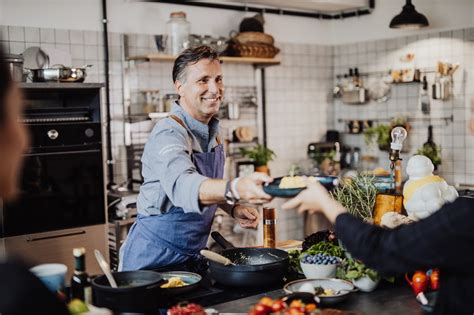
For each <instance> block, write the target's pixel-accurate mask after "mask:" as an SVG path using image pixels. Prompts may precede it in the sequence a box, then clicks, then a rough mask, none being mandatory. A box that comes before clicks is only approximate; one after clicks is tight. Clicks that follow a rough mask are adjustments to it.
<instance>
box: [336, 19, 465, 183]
mask: <svg viewBox="0 0 474 315" xmlns="http://www.w3.org/2000/svg"><path fill="white" fill-rule="evenodd" d="M407 53H413V54H415V64H416V67H417V68H421V69H427V70H429V71H430V72H428V73H426V76H427V79H428V86H429V89H428V90H429V93H430V95H431V84H432V83H433V81H434V77H435V74H434V73H433V72H432V71H433V70H434V69H435V67H436V64H437V61H447V62H451V63H457V62H459V63H460V65H461V66H460V68H459V69H458V70H457V72H455V74H454V78H453V81H454V86H453V92H454V96H453V97H452V98H451V99H450V100H448V101H440V100H433V99H431V100H430V101H431V114H430V115H425V114H423V113H422V112H421V108H420V91H421V87H422V85H421V84H416V83H414V84H398V85H397V84H394V85H392V90H391V97H390V99H389V100H388V101H387V102H385V103H376V102H373V101H371V102H369V103H367V104H364V105H346V104H344V103H343V102H342V101H341V100H340V99H335V100H334V106H333V107H331V111H332V114H329V115H332V116H333V120H332V122H331V124H330V126H329V127H331V128H335V129H337V130H339V131H347V128H348V127H347V123H346V122H345V120H347V119H359V120H367V119H369V120H370V119H375V120H376V119H387V118H391V117H395V116H398V115H407V116H409V117H411V118H415V119H422V118H424V120H417V121H413V122H411V123H410V124H411V130H410V131H409V135H408V138H407V148H408V152H406V153H403V154H402V158H403V169H405V167H406V163H407V161H408V159H409V158H410V157H411V156H412V155H413V154H415V152H416V150H417V149H418V148H420V147H421V146H422V145H423V143H424V142H426V140H427V134H428V132H427V130H428V125H429V124H431V125H433V128H434V130H433V133H434V141H435V142H436V143H437V144H438V145H440V146H441V148H442V165H441V167H440V174H441V175H442V176H443V177H444V178H445V179H446V180H447V181H448V182H449V183H450V184H462V183H465V184H474V172H473V167H472V166H471V164H473V162H474V156H473V155H472V154H470V153H472V152H471V151H470V148H472V144H473V143H474V129H472V128H473V127H474V125H473V126H472V127H471V124H470V121H471V117H472V112H473V110H474V106H473V104H474V79H473V74H474V29H473V28H469V29H462V30H455V31H447V32H441V33H440V32H437V33H432V34H424V35H419V36H407V37H401V38H398V39H390V40H378V41H371V42H361V43H353V44H346V45H338V46H335V47H334V73H335V74H344V73H347V72H348V69H349V68H355V67H357V68H358V69H359V72H361V73H364V72H374V71H387V73H388V70H389V69H392V68H396V67H397V65H399V64H400V58H401V57H402V56H403V55H406V54H407ZM422 76H423V74H422ZM363 79H364V82H365V83H366V85H368V86H369V87H370V85H371V84H372V83H373V82H374V81H375V80H377V79H379V80H380V79H381V76H374V75H372V76H369V77H363ZM335 83H337V80H334V84H335ZM451 115H453V119H454V120H453V121H452V122H451V121H449V122H448V123H446V122H445V121H444V120H441V119H440V118H443V117H450V116H451ZM341 120H343V121H341ZM343 142H344V143H345V144H348V145H353V146H358V147H361V148H362V149H363V150H362V152H363V153H364V152H365V153H367V152H368V150H369V148H368V147H367V145H366V144H365V143H364V137H363V135H351V134H344V136H343ZM375 152H376V154H377V155H378V158H379V164H380V166H382V167H385V168H386V169H388V165H389V162H388V153H387V152H381V151H378V150H376V151H375ZM405 176H406V175H405Z"/></svg>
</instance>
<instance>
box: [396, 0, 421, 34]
mask: <svg viewBox="0 0 474 315" xmlns="http://www.w3.org/2000/svg"><path fill="white" fill-rule="evenodd" d="M429 25H430V23H429V22H428V19H427V18H426V16H424V15H423V14H421V13H419V12H417V11H416V10H415V6H414V5H413V4H411V0H407V2H406V4H405V5H404V6H403V10H402V12H401V13H400V14H398V15H397V16H395V17H394V18H393V19H392V21H391V22H390V28H422V27H427V26H429Z"/></svg>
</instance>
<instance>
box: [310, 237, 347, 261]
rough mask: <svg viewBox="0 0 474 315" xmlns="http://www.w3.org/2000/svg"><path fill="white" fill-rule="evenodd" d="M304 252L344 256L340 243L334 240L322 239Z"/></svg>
mask: <svg viewBox="0 0 474 315" xmlns="http://www.w3.org/2000/svg"><path fill="white" fill-rule="evenodd" d="M303 254H309V255H317V254H325V255H329V256H335V257H339V258H343V257H344V250H343V249H342V248H341V247H340V246H339V245H336V244H334V243H332V242H327V241H322V242H319V243H317V244H314V245H313V246H311V247H310V248H308V249H307V250H306V251H304V252H303Z"/></svg>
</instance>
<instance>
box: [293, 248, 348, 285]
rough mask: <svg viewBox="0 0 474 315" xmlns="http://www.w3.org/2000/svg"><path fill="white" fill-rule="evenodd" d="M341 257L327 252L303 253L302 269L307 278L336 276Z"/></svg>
mask: <svg viewBox="0 0 474 315" xmlns="http://www.w3.org/2000/svg"><path fill="white" fill-rule="evenodd" d="M340 262H341V258H339V257H336V256H330V255H326V254H322V253H320V254H316V255H309V254H306V255H303V257H301V260H300V265H301V269H302V270H303V273H304V275H305V277H306V278H308V279H320V278H334V277H335V276H336V268H337V265H338V264H339V263H340Z"/></svg>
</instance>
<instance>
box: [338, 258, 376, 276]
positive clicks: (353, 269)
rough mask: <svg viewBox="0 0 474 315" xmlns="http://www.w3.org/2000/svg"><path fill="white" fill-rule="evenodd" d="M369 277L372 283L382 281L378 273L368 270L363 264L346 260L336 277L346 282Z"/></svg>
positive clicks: (339, 267)
mask: <svg viewBox="0 0 474 315" xmlns="http://www.w3.org/2000/svg"><path fill="white" fill-rule="evenodd" d="M365 276H367V277H369V278H370V279H371V280H372V281H377V280H379V279H380V275H379V274H378V272H377V271H375V270H373V269H370V268H368V267H367V266H365V265H364V264H363V263H362V262H360V261H357V260H353V259H348V258H346V259H344V260H343V261H342V263H341V265H340V266H338V268H337V271H336V277H337V278H339V279H344V280H349V281H351V280H357V279H359V278H363V277H365Z"/></svg>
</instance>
